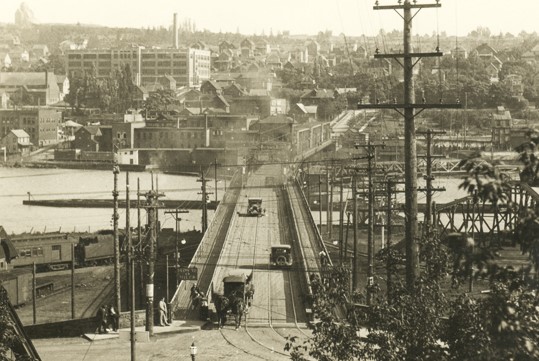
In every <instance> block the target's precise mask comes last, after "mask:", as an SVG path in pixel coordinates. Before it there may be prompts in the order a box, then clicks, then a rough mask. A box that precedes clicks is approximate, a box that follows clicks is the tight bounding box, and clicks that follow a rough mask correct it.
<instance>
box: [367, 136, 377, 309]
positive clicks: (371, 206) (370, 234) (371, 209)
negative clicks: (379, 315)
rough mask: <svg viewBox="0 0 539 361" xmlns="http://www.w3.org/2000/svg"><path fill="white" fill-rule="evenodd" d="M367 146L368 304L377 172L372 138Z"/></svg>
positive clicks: (371, 279) (372, 263)
mask: <svg viewBox="0 0 539 361" xmlns="http://www.w3.org/2000/svg"><path fill="white" fill-rule="evenodd" d="M366 148H367V162H368V163H367V174H368V182H369V204H368V206H369V232H368V236H367V263H368V268H367V304H368V305H369V306H370V305H371V301H372V286H374V184H373V182H372V176H373V173H374V172H375V165H374V162H375V161H376V146H375V145H374V144H371V142H370V140H369V142H368V144H367V146H366Z"/></svg>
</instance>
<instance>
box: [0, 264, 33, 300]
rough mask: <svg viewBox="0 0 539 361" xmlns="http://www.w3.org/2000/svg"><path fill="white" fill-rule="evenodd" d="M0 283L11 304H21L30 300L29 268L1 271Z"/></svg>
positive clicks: (30, 276) (30, 278)
mask: <svg viewBox="0 0 539 361" xmlns="http://www.w3.org/2000/svg"><path fill="white" fill-rule="evenodd" d="M0 284H2V286H4V288H5V289H6V291H7V294H8V297H9V300H10V302H11V304H12V305H13V306H16V307H17V306H22V305H24V304H26V303H27V302H31V301H32V271H31V270H29V269H24V268H21V269H12V270H9V271H1V272H0Z"/></svg>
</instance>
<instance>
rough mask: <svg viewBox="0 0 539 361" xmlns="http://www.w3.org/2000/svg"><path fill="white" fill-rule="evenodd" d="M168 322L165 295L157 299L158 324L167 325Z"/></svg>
mask: <svg viewBox="0 0 539 361" xmlns="http://www.w3.org/2000/svg"><path fill="white" fill-rule="evenodd" d="M169 325H170V323H168V321H167V304H166V302H165V297H162V298H161V301H159V326H169Z"/></svg>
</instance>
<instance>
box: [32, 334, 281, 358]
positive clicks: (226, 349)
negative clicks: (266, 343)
mask: <svg viewBox="0 0 539 361" xmlns="http://www.w3.org/2000/svg"><path fill="white" fill-rule="evenodd" d="M230 332H234V333H235V335H237V340H234V342H235V343H239V344H236V346H233V345H231V344H230V343H228V342H227V341H226V340H225V339H224V338H223V337H222V336H221V334H220V331H219V330H207V331H205V330H200V331H195V332H188V333H179V334H168V335H158V336H154V337H153V338H152V340H150V342H149V343H138V344H137V346H136V353H137V354H136V355H137V360H143V361H149V360H156V361H157V360H159V361H173V360H174V361H177V360H190V354H189V352H190V346H191V343H192V342H193V341H194V342H195V344H196V345H197V347H198V355H197V360H204V361H217V360H236V361H256V360H271V361H273V360H287V359H288V360H289V358H287V357H285V356H282V355H280V354H278V353H277V352H274V353H271V352H269V351H267V350H262V349H261V350H257V349H256V348H255V346H252V341H251V340H250V338H249V337H248V336H247V334H246V332H245V330H241V331H238V332H236V331H230ZM34 345H35V347H36V349H37V351H38V353H39V355H40V356H41V358H42V360H43V361H83V360H91V361H94V360H115V361H123V360H130V359H131V356H130V344H129V342H127V341H122V340H119V339H112V340H106V341H99V342H94V343H92V342H89V341H86V340H84V339H82V338H77V339H42V340H34ZM282 346H283V347H284V342H283V343H282ZM244 349H245V350H247V352H246V351H244ZM282 350H283V349H282V348H279V349H276V351H280V352H282Z"/></svg>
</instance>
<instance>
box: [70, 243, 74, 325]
mask: <svg viewBox="0 0 539 361" xmlns="http://www.w3.org/2000/svg"><path fill="white" fill-rule="evenodd" d="M71 319H72V320H74V319H75V245H74V244H72V245H71Z"/></svg>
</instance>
